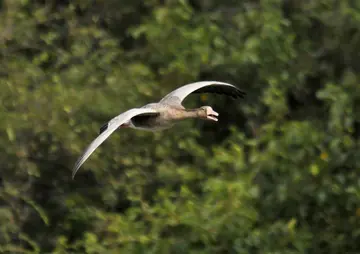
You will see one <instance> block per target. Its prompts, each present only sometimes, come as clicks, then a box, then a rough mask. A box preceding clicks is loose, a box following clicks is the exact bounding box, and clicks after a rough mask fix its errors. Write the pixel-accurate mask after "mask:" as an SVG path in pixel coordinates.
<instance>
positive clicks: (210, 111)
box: [206, 108, 219, 122]
mask: <svg viewBox="0 0 360 254" xmlns="http://www.w3.org/2000/svg"><path fill="white" fill-rule="evenodd" d="M218 116H219V114H218V113H217V112H215V111H214V110H213V109H210V108H208V109H207V111H206V119H209V120H211V121H215V122H217V121H218V119H217V117H218Z"/></svg>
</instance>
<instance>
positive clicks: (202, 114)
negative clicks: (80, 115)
mask: <svg viewBox="0 0 360 254" xmlns="http://www.w3.org/2000/svg"><path fill="white" fill-rule="evenodd" d="M193 93H217V94H224V95H226V96H231V97H233V98H234V99H237V98H244V96H245V94H246V93H245V92H244V91H241V90H240V89H239V88H237V87H236V86H234V85H231V84H228V83H224V82H219V81H200V82H195V83H191V84H187V85H184V86H182V87H180V88H178V89H176V90H174V91H172V92H171V93H169V94H167V95H166V96H165V97H163V98H162V99H161V100H160V101H159V102H157V103H150V104H146V105H145V106H143V107H141V108H133V109H130V110H128V111H125V112H124V113H121V114H120V115H118V116H116V117H114V118H113V119H111V120H110V121H109V122H107V123H106V124H104V125H103V126H102V127H101V128H100V133H99V136H98V137H97V138H96V139H95V140H94V141H93V142H91V144H90V145H89V146H88V147H87V148H86V149H85V151H84V152H83V154H82V155H81V156H80V157H79V159H78V160H77V161H76V163H75V166H74V168H73V173H72V178H73V179H74V177H75V174H76V172H77V171H78V169H79V168H80V167H81V165H82V164H83V163H84V162H85V161H86V160H87V159H88V158H89V156H90V155H91V154H92V153H93V152H94V151H95V149H96V148H97V147H98V146H100V145H101V144H102V143H103V142H104V141H105V139H107V138H108V137H109V136H110V135H111V133H113V132H114V131H115V130H116V129H118V128H133V129H139V130H148V131H160V130H164V129H168V128H171V127H172V126H173V125H174V124H175V123H177V122H179V121H181V120H184V119H188V118H199V119H204V120H210V121H215V122H217V121H218V119H217V117H218V116H219V114H218V113H217V112H215V111H214V110H213V109H212V108H211V107H210V106H202V107H200V108H195V109H186V108H185V107H184V106H183V105H182V101H183V100H184V99H185V97H187V96H188V95H190V94H193Z"/></svg>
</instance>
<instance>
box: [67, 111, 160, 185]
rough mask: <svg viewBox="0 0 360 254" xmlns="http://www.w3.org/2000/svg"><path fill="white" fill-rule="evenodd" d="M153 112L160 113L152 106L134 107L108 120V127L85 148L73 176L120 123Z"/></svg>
mask: <svg viewBox="0 0 360 254" xmlns="http://www.w3.org/2000/svg"><path fill="white" fill-rule="evenodd" d="M151 113H154V114H158V113H157V111H156V110H154V109H151V108H133V109H130V110H128V111H125V112H124V113H122V114H120V115H118V116H116V117H114V118H113V119H111V120H110V121H109V122H108V124H107V126H106V129H103V130H102V132H101V133H100V135H99V136H98V137H97V138H96V139H95V140H94V141H93V142H91V144H90V145H89V146H88V147H87V148H86V149H85V151H84V152H83V154H82V155H81V156H80V157H79V159H78V160H77V161H76V163H75V166H74V168H73V173H72V178H74V177H75V174H76V172H77V171H78V169H79V168H80V167H81V165H82V164H83V163H84V162H85V161H86V160H87V158H89V156H90V155H91V154H92V153H93V152H94V151H95V149H96V148H97V147H98V146H100V145H101V144H102V143H103V142H104V141H105V139H107V138H108V137H109V136H110V135H111V133H113V132H114V131H115V130H116V129H117V128H118V127H119V126H120V125H122V124H123V123H125V122H127V121H128V120H130V119H131V118H132V117H134V116H138V115H142V114H151Z"/></svg>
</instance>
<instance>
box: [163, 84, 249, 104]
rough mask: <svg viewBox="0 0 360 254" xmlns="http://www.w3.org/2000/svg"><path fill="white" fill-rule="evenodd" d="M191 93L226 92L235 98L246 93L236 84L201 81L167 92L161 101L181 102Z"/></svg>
mask: <svg viewBox="0 0 360 254" xmlns="http://www.w3.org/2000/svg"><path fill="white" fill-rule="evenodd" d="M191 93H217V94H225V95H227V96H231V97H233V98H243V97H244V96H245V95H246V93H245V92H244V91H242V90H240V89H239V88H237V87H236V86H234V85H231V84H229V83H224V82H219V81H200V82H195V83H191V84H187V85H184V86H182V87H179V88H178V89H176V90H174V91H172V92H171V93H169V94H167V95H166V96H165V97H164V98H163V99H162V100H161V101H160V103H165V104H166V103H168V104H172V103H177V104H181V102H182V101H183V100H184V99H185V98H186V97H187V96H188V95H189V94H191Z"/></svg>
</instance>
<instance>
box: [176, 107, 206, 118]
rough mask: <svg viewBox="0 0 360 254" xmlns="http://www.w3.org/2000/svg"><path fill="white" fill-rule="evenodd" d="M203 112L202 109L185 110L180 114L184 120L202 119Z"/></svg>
mask: <svg viewBox="0 0 360 254" xmlns="http://www.w3.org/2000/svg"><path fill="white" fill-rule="evenodd" d="M202 113H203V110H202V109H201V108H196V109H185V110H182V111H181V112H180V114H179V118H180V119H184V118H200V117H203V114H202Z"/></svg>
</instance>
